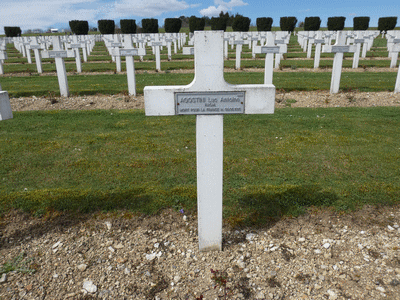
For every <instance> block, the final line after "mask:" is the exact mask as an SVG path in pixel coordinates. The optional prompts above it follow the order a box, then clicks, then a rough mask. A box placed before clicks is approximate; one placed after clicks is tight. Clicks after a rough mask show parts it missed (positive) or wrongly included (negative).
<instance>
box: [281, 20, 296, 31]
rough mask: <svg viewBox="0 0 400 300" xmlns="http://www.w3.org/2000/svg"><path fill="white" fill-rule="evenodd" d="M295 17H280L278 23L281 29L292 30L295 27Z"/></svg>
mask: <svg viewBox="0 0 400 300" xmlns="http://www.w3.org/2000/svg"><path fill="white" fill-rule="evenodd" d="M296 23H297V18H296V17H281V19H280V22H279V25H280V27H281V30H282V31H290V32H292V31H294V28H295V27H296Z"/></svg>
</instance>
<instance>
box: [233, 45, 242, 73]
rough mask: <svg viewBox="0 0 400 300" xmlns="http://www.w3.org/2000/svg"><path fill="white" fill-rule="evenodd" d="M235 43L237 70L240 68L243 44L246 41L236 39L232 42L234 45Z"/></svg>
mask: <svg viewBox="0 0 400 300" xmlns="http://www.w3.org/2000/svg"><path fill="white" fill-rule="evenodd" d="M233 44H235V45H236V62H235V69H236V70H240V60H241V55H242V48H243V44H244V41H243V40H239V39H235V40H234V41H233V43H232V45H233Z"/></svg>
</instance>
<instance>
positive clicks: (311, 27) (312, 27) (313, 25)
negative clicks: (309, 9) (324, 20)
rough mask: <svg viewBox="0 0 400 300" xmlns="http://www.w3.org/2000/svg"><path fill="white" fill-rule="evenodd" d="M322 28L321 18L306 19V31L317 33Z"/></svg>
mask: <svg viewBox="0 0 400 300" xmlns="http://www.w3.org/2000/svg"><path fill="white" fill-rule="evenodd" d="M320 26H321V18H320V17H306V18H305V20H304V30H305V31H317V30H319V28H320Z"/></svg>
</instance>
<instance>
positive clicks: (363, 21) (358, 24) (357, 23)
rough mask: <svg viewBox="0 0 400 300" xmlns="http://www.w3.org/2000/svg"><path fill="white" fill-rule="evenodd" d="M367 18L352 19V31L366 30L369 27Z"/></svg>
mask: <svg viewBox="0 0 400 300" xmlns="http://www.w3.org/2000/svg"><path fill="white" fill-rule="evenodd" d="M369 19H370V18H369V17H354V19H353V29H354V30H367V29H368V27H369Z"/></svg>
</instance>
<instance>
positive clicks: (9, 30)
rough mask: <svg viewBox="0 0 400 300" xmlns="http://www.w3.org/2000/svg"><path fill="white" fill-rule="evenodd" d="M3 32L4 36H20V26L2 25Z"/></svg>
mask: <svg viewBox="0 0 400 300" xmlns="http://www.w3.org/2000/svg"><path fill="white" fill-rule="evenodd" d="M4 33H5V34H6V37H16V36H21V33H22V31H21V28H20V27H10V26H4Z"/></svg>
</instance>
